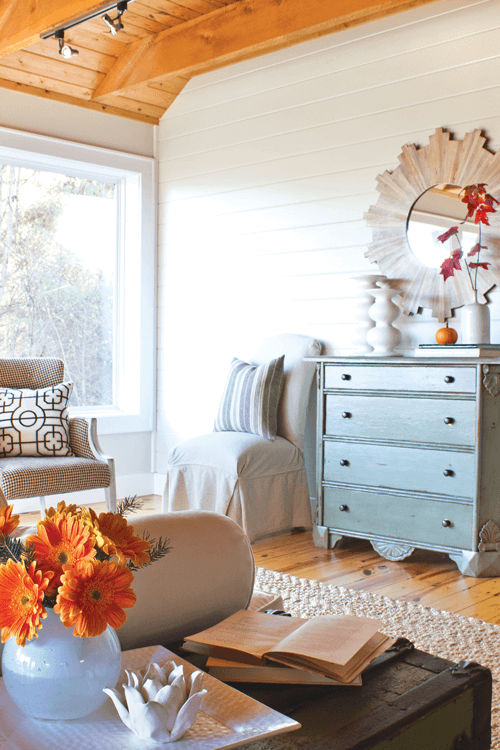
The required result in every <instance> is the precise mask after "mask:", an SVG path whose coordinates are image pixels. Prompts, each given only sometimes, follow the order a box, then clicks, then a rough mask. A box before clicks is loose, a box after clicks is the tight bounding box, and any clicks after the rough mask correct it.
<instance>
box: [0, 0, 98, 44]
mask: <svg viewBox="0 0 500 750" xmlns="http://www.w3.org/2000/svg"><path fill="white" fill-rule="evenodd" d="M112 2H113V0H111V2H110V1H109V0H107V1H106V0H0V57H4V56H5V55H9V54H11V53H12V52H18V51H19V50H22V49H25V48H26V47H29V46H30V45H31V44H35V42H37V41H39V39H40V35H41V34H46V33H48V32H49V33H50V32H51V31H53V30H55V29H57V28H61V27H62V26H65V25H66V24H68V23H72V22H74V21H77V20H79V19H84V18H85V17H86V16H88V15H89V14H91V13H97V12H98V11H99V10H103V9H104V8H107V7H109V6H110V5H111V4H112Z"/></svg>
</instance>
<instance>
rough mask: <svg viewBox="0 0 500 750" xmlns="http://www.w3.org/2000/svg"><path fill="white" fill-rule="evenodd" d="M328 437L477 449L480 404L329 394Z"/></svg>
mask: <svg viewBox="0 0 500 750" xmlns="http://www.w3.org/2000/svg"><path fill="white" fill-rule="evenodd" d="M325 434H326V435H337V436H343V437H357V438H376V439H380V440H404V441H408V440H409V441H413V442H417V443H418V442H420V443H440V444H445V445H459V446H466V445H467V446H474V444H475V439H476V403H475V401H459V400H456V399H449V400H446V399H442V398H440V399H437V398H408V397H406V398H404V397H401V398H398V397H390V396H357V395H356V394H354V393H345V394H344V393H341V394H328V395H327V396H326V398H325Z"/></svg>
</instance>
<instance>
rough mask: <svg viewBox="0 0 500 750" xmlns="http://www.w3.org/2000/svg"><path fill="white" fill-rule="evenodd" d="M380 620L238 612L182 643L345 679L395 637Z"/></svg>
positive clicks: (206, 651) (350, 678)
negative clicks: (309, 617)
mask: <svg viewBox="0 0 500 750" xmlns="http://www.w3.org/2000/svg"><path fill="white" fill-rule="evenodd" d="M381 624H382V623H381V622H380V620H374V619H372V618H368V617H356V616H354V615H318V616H316V617H312V618H311V619H310V620H306V619H303V618H301V617H280V616H276V615H268V614H265V613H263V612H255V611H252V610H246V609H244V610H240V611H239V612H235V614H234V615H231V616H230V617H227V618H226V619H225V620H223V621H222V622H220V623H218V624H217V625H214V626H213V627H211V628H208V629H207V630H203V631H201V632H200V633H195V634H194V635H191V636H189V638H186V640H185V641H184V644H183V647H184V649H185V650H186V651H193V652H195V653H198V654H207V655H210V656H216V657H219V658H221V659H228V660H231V661H238V662H244V663H246V664H254V665H259V664H266V663H268V660H270V661H271V662H278V663H279V664H285V665H286V666H289V667H296V668H297V669H303V670H305V671H307V672H313V673H314V674H320V675H325V676H327V677H331V678H333V679H334V680H338V681H339V682H342V683H349V682H352V681H353V680H354V678H355V677H357V676H358V675H359V674H360V673H361V672H362V671H363V669H364V668H365V667H366V666H368V664H369V663H370V662H371V661H372V660H373V659H374V658H375V657H376V656H379V654H381V653H383V652H384V651H386V650H387V649H388V648H389V647H390V646H391V645H392V644H393V643H394V639H392V638H389V637H388V636H386V635H384V634H383V633H380V632H379V631H378V628H379V626H380V625H381Z"/></svg>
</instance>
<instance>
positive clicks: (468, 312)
mask: <svg viewBox="0 0 500 750" xmlns="http://www.w3.org/2000/svg"><path fill="white" fill-rule="evenodd" d="M460 323H461V329H462V344H489V343H490V308H489V307H488V305H486V304H482V303H481V302H471V303H470V305H464V306H463V307H462V312H461V313H460Z"/></svg>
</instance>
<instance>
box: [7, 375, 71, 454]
mask: <svg viewBox="0 0 500 750" xmlns="http://www.w3.org/2000/svg"><path fill="white" fill-rule="evenodd" d="M72 390H73V383H59V385H53V386H49V387H48V388H40V389H39V390H37V391H32V390H29V389H28V388H19V389H17V388H0V457H1V458H11V457H13V456H72V455H73V453H72V451H71V448H70V446H69V417H68V408H67V405H68V401H69V398H70V396H71V392H72Z"/></svg>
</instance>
